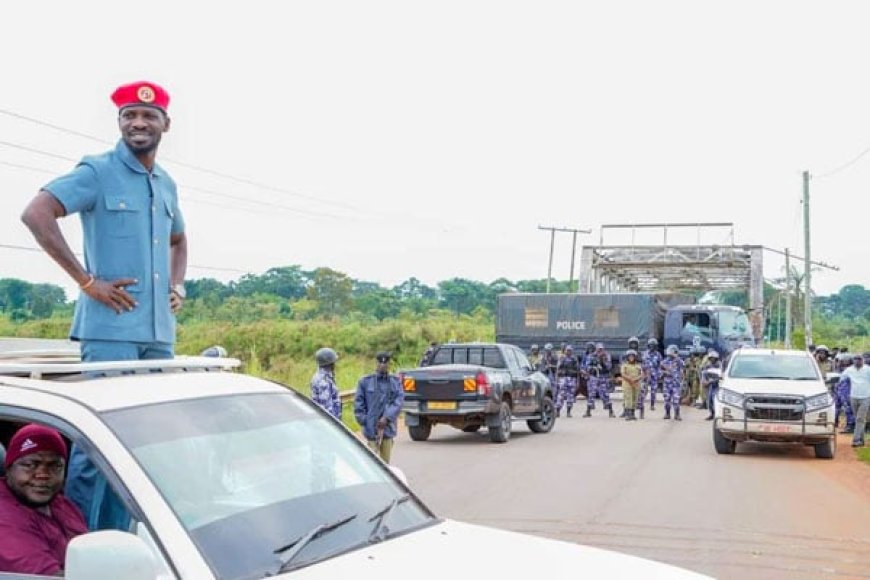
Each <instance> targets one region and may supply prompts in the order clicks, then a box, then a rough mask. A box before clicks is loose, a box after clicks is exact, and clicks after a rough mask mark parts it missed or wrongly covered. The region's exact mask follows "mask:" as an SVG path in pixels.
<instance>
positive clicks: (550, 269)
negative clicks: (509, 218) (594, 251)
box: [538, 225, 592, 294]
mask: <svg viewBox="0 0 870 580" xmlns="http://www.w3.org/2000/svg"><path fill="white" fill-rule="evenodd" d="M538 229H539V230H549V231H550V265H549V267H548V268H547V294H549V293H550V281H551V280H552V279H553V247H554V245H555V243H556V232H569V233H572V234H574V240H573V247H572V248H571V275H570V277H569V281H568V287H569V289H570V290H571V291H573V289H574V255H575V254H576V252H577V234H578V233H581V234H591V233H592V230H580V229H576V228H557V227H554V226H540V225H539V226H538Z"/></svg>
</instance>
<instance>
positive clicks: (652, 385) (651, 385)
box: [637, 338, 662, 419]
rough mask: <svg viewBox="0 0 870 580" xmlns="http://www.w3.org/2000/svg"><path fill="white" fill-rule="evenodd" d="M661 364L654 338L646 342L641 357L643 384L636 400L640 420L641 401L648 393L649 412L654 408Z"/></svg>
mask: <svg viewBox="0 0 870 580" xmlns="http://www.w3.org/2000/svg"><path fill="white" fill-rule="evenodd" d="M661 363H662V354H661V353H660V352H659V341H657V340H656V339H654V338H651V339H649V340H648V341H646V350H645V351H643V355H642V356H641V366H642V367H643V384H642V388H641V392H640V395H639V396H638V398H637V409H638V411H640V418H641V419H643V400H644V398H645V397H646V394H647V392H649V394H650V397H649V403H650V411H654V410H655V408H656V390H657V389H658V386H659V368H660V366H661Z"/></svg>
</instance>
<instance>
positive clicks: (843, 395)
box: [834, 377, 855, 431]
mask: <svg viewBox="0 0 870 580" xmlns="http://www.w3.org/2000/svg"><path fill="white" fill-rule="evenodd" d="M851 394H852V381H851V379H849V377H841V378H840V380H839V381H838V382H837V388H836V397H835V399H834V403H835V405H836V410H835V412H834V417H835V419H834V423H835V424H836V423H837V422H839V420H840V416H841V415H846V431H854V430H855V410H854V409H853V408H852V400H851V398H850V397H851Z"/></svg>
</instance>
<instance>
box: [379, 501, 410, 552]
mask: <svg viewBox="0 0 870 580" xmlns="http://www.w3.org/2000/svg"><path fill="white" fill-rule="evenodd" d="M409 499H411V496H410V495H408V494H405V495H401V496H399V497H397V498H395V499H393V501H391V502H390V503H389V504H388V505H387V507H385V508H384V509H382V510H381V511H379V512H378V513H376V514H375V515H373V516H372V517H370V518H369V521H370V522H373V521H375V520H377V523H376V524H375V527H374V529H373V530H372V533H371V534H369V543H370V544H373V543H375V542H382V541H383V540H384V539H385V538H386V531H385V530H386V526H385V525H384V524H386V522H387V519H388V518H389V517H390V515H391V514H392V513H393V510H395V509H396V506H398V505H399V504H400V503H405V502H406V501H408V500H409Z"/></svg>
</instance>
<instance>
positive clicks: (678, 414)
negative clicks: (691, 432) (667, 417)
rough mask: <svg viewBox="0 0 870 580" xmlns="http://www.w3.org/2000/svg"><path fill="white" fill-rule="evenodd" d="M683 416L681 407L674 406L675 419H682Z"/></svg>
mask: <svg viewBox="0 0 870 580" xmlns="http://www.w3.org/2000/svg"><path fill="white" fill-rule="evenodd" d="M682 420H683V419H682V417H680V407H679V405H677V406H676V407H674V421H682Z"/></svg>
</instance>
